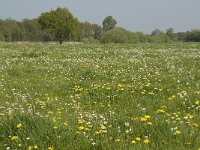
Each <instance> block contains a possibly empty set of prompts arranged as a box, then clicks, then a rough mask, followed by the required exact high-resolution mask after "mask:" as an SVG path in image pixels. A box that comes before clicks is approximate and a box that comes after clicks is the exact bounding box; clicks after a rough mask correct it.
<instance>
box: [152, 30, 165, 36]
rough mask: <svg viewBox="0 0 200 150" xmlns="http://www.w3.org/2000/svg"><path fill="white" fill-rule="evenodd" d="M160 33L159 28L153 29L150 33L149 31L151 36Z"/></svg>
mask: <svg viewBox="0 0 200 150" xmlns="http://www.w3.org/2000/svg"><path fill="white" fill-rule="evenodd" d="M160 34H163V32H162V31H160V30H159V29H155V30H153V31H152V33H151V35H152V36H153V35H160Z"/></svg>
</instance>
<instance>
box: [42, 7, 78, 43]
mask: <svg viewBox="0 0 200 150" xmlns="http://www.w3.org/2000/svg"><path fill="white" fill-rule="evenodd" d="M39 23H40V24H41V25H42V28H43V29H44V30H46V31H47V32H49V33H50V34H53V35H54V36H55V38H56V40H58V41H59V42H60V44H62V42H63V41H64V40H68V41H69V40H70V39H71V38H73V37H74V36H75V34H76V31H77V28H78V24H79V23H78V20H77V19H76V18H74V17H73V15H72V14H71V13H70V12H69V10H68V9H66V8H57V9H56V10H54V11H53V10H52V11H51V12H46V13H42V14H41V16H40V17H39Z"/></svg>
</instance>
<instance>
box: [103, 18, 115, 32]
mask: <svg viewBox="0 0 200 150" xmlns="http://www.w3.org/2000/svg"><path fill="white" fill-rule="evenodd" d="M116 24H117V21H116V20H115V19H114V18H113V17H112V16H107V17H106V18H105V19H104V20H103V30H104V31H109V30H111V29H113V28H115V27H116Z"/></svg>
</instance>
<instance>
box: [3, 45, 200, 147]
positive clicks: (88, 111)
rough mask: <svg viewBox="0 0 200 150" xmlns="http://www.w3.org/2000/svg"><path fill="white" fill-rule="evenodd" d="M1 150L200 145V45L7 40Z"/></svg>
mask: <svg viewBox="0 0 200 150" xmlns="http://www.w3.org/2000/svg"><path fill="white" fill-rule="evenodd" d="M0 64H1V65H0V149H1V150H4V149H10V150H36V149H38V150H47V149H48V150H67V149H69V150H73V149H78V150H79V149H82V150H90V149H110V150H111V149H112V150H113V149H119V150H121V149H134V150H137V149H159V150H160V149H180V150H184V149H185V150H188V149H192V150H193V149H194V150H198V148H200V44H197V43H191V44H188V43H176V44H162V45H159V44H153V45H152V44H137V45H61V46H60V45H41V44H35V45H34V44H23V45H20V44H19V45H14V44H1V45H0Z"/></svg>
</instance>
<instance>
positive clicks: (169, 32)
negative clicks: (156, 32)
mask: <svg viewBox="0 0 200 150" xmlns="http://www.w3.org/2000/svg"><path fill="white" fill-rule="evenodd" d="M166 35H167V36H169V38H170V39H171V40H172V41H175V35H174V29H173V28H169V29H167V30H166Z"/></svg>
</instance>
